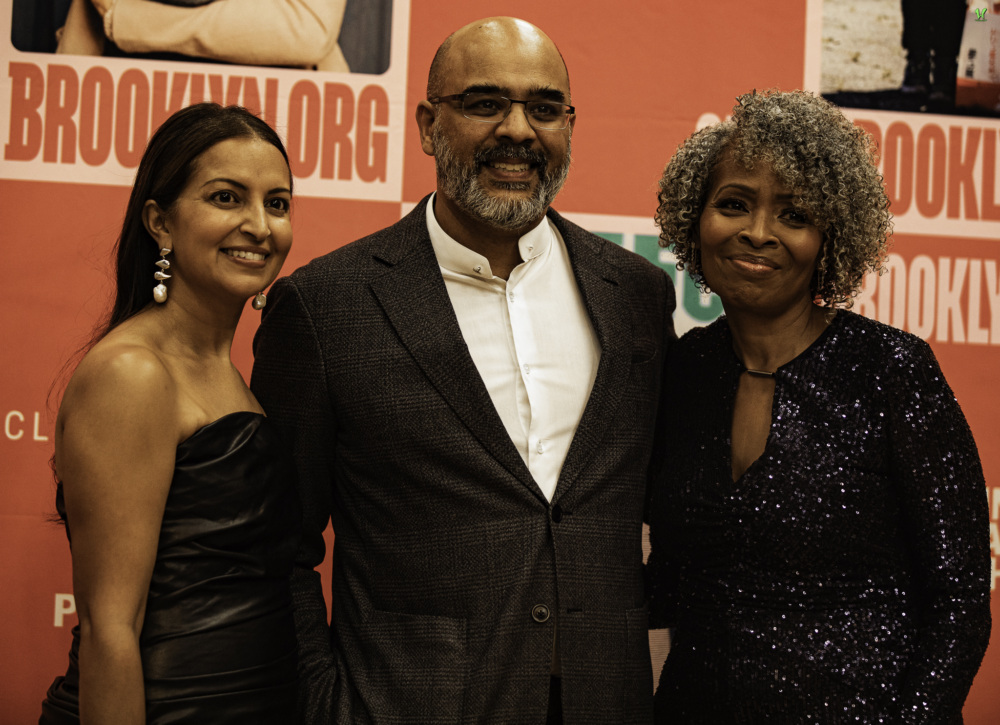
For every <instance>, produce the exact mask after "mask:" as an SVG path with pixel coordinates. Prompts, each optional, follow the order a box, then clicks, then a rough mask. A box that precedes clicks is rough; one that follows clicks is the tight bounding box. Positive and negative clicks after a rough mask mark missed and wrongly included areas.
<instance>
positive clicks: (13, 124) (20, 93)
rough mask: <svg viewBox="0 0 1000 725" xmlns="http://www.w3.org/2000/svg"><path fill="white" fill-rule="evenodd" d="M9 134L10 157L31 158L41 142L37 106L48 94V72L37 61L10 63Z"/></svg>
mask: <svg viewBox="0 0 1000 725" xmlns="http://www.w3.org/2000/svg"><path fill="white" fill-rule="evenodd" d="M8 73H9V74H10V78H11V84H10V86H11V88H10V135H9V137H8V140H7V143H6V145H5V146H4V150H3V155H4V158H5V159H7V160H9V161H30V160H31V159H33V158H35V156H37V155H38V151H39V149H40V148H41V145H42V131H43V128H44V126H43V123H42V115H41V114H40V113H39V112H38V109H39V108H41V106H42V101H43V100H44V98H45V76H44V75H42V69H41V68H39V67H38V66H37V65H35V64H34V63H11V64H10V66H9V70H8Z"/></svg>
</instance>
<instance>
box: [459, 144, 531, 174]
mask: <svg viewBox="0 0 1000 725" xmlns="http://www.w3.org/2000/svg"><path fill="white" fill-rule="evenodd" d="M509 159H515V160H517V161H527V162H528V163H529V164H534V165H535V166H538V167H539V168H540V171H542V172H544V171H545V167H546V166H547V165H548V158H547V157H546V156H545V155H544V154H542V153H540V152H538V151H534V150H532V149H529V148H528V147H527V146H514V145H512V144H500V145H499V146H493V147H492V148H488V149H477V150H476V152H475V154H474V155H473V161H475V163H476V166H478V167H481V166H485V165H486V164H489V163H492V162H494V161H503V160H509Z"/></svg>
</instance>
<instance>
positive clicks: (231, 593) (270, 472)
mask: <svg viewBox="0 0 1000 725" xmlns="http://www.w3.org/2000/svg"><path fill="white" fill-rule="evenodd" d="M283 451H284V447H283V446H282V445H281V444H280V440H279V434H278V432H277V429H276V428H275V427H274V426H273V425H272V424H271V423H269V421H268V420H267V418H265V417H264V416H262V415H259V414H257V413H252V412H239V413H232V414H230V415H227V416H224V417H222V418H220V419H218V420H216V421H215V422H213V423H210V424H209V425H207V426H205V427H204V428H200V429H199V430H198V431H197V432H195V433H194V435H192V436H191V437H190V438H188V439H187V440H185V441H184V442H183V443H182V444H181V445H180V446H178V448H177V459H176V464H175V468H174V477H173V480H172V482H171V484H170V491H169V493H168V495H167V502H166V507H165V510H164V513H163V523H162V525H161V529H160V540H159V545H158V549H157V554H156V563H155V565H154V568H153V574H152V579H151V580H150V583H149V596H148V599H147V604H146V615H145V619H144V621H143V628H142V634H141V636H140V640H139V641H140V649H141V654H142V667H143V676H144V678H145V687H146V723H147V725H167V724H168V723H211V724H212V725H222V724H225V723H233V724H234V725H235V724H236V723H239V724H240V725H244V724H246V723H273V724H274V725H283V724H284V723H289V722H293V721H294V718H295V688H296V664H297V662H296V642H295V629H294V624H293V621H292V608H291V594H290V590H289V584H288V575H289V573H290V572H291V569H292V563H293V560H294V556H295V551H296V548H297V547H298V542H299V527H300V508H299V502H298V498H297V494H296V491H295V477H294V469H293V468H292V463H291V461H290V459H289V458H288V457H287V456H286V455H285V454H284V452H283ZM59 503H61V501H60V502H59ZM61 509H62V507H61V506H60V510H61ZM70 524H72V522H70ZM78 630H79V627H77V628H75V629H74V631H73V646H72V649H71V651H70V666H69V670H68V671H67V673H66V675H65V676H64V677H59V678H57V679H56V681H55V682H54V683H53V684H52V687H51V688H49V692H48V695H47V697H46V700H45V702H44V703H43V704H42V717H41V720H40V721H39V722H40V723H42V724H43V725H64V724H66V725H68V724H70V723H78V722H79V714H78V713H79V701H78V682H79V671H78V651H79V644H80V639H79V631H78Z"/></svg>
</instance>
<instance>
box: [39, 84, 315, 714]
mask: <svg viewBox="0 0 1000 725" xmlns="http://www.w3.org/2000/svg"><path fill="white" fill-rule="evenodd" d="M291 195H292V180H291V174H290V171H289V167H288V157H287V154H286V153H285V150H284V147H283V146H282V143H281V140H280V139H279V138H278V136H277V134H276V133H275V132H274V131H273V130H272V129H271V128H270V127H269V126H268V125H267V124H266V123H264V122H263V121H261V120H260V119H258V118H257V117H256V116H254V115H253V114H251V113H250V112H248V111H247V110H245V109H243V108H239V107H235V106H230V107H226V108H223V107H221V106H218V105H215V104H211V103H202V104H197V105H195V106H191V107H188V108H185V109H182V110H181V111H178V112H177V113H175V114H174V115H173V116H171V117H170V118H169V119H168V120H167V121H166V122H165V123H164V124H163V125H162V126H161V127H160V129H159V130H158V131H157V132H156V133H155V134H154V135H153V137H152V139H150V142H149V145H148V147H147V148H146V152H145V154H144V155H143V158H142V161H141V162H140V165H139V170H138V173H137V175H136V180H135V185H134V187H133V189H132V194H131V198H130V199H129V203H128V207H127V210H126V214H125V220H124V224H123V227H122V232H121V236H120V238H119V241H118V246H117V270H116V272H117V277H116V278H117V286H116V295H115V302H114V306H113V308H112V310H111V312H110V314H109V316H108V319H107V321H106V322H105V323H104V324H103V325H102V327H101V328H99V330H98V333H97V334H96V335H95V340H94V342H93V343H92V345H91V346H90V349H89V350H88V351H87V353H86V355H85V356H84V357H83V359H82V360H81V361H80V363H79V365H78V366H77V368H76V370H75V371H74V373H73V376H72V378H71V379H70V382H69V384H68V386H67V388H66V391H65V394H64V396H63V399H62V403H61V405H60V407H59V416H58V419H57V422H56V434H55V447H56V452H55V458H54V463H55V471H56V476H57V479H58V481H59V483H58V493H57V508H58V510H59V513H60V516H61V517H62V518H63V520H64V521H65V522H66V529H67V534H68V535H69V536H70V540H71V549H72V555H73V588H74V592H75V596H76V605H77V612H78V613H79V617H80V624H79V626H78V627H77V628H76V629H74V632H73V634H74V637H73V646H72V650H71V652H70V666H69V670H68V671H67V674H66V675H65V676H64V677H60V678H58V679H57V680H56V681H55V682H54V683H53V685H52V687H51V688H50V689H49V692H48V695H47V698H46V700H45V702H44V703H43V707H42V717H41V721H40V722H41V723H46V724H49V723H78V722H83V723H101V724H102V725H106V724H107V723H167V722H171V723H173V722H181V721H183V722H205V723H229V722H233V723H236V722H240V723H245V722H275V723H279V722H285V721H286V719H287V717H288V714H289V713H290V712H294V701H295V700H294V698H295V684H296V679H295V669H296V654H295V635H294V627H293V623H292V615H291V601H290V595H289V591H288V585H287V574H288V573H289V571H290V569H291V563H292V558H293V555H294V551H295V548H296V546H297V543H298V521H299V513H298V501H297V499H296V496H295V492H294V480H293V477H292V476H291V475H290V474H289V471H290V470H291V469H290V468H289V467H288V463H287V459H286V458H285V456H284V454H283V452H282V449H281V446H280V445H279V444H278V439H277V435H276V432H275V431H274V429H272V428H271V427H270V426H269V425H268V422H267V419H266V418H265V417H264V415H263V411H262V410H261V408H260V405H259V404H258V403H257V401H256V399H255V398H254V396H253V394H252V393H251V392H250V390H249V388H248V387H247V385H246V383H245V382H244V380H243V378H242V377H241V375H240V373H239V371H237V369H236V368H235V367H234V366H233V364H232V362H231V360H230V348H231V346H232V341H233V335H234V334H235V331H236V325H237V323H238V322H239V319H240V315H241V314H242V311H243V308H244V306H245V305H246V301H247V299H249V298H251V297H252V298H254V305H253V306H254V307H255V308H257V309H259V308H260V307H261V306H263V305H264V304H265V303H266V298H265V296H264V293H263V292H264V290H265V289H266V288H267V287H268V285H270V284H271V282H272V281H273V280H274V278H275V277H276V276H277V274H278V271H279V269H280V268H281V265H282V263H283V262H284V259H285V257H286V255H287V254H288V251H289V248H290V247H291V242H292V230H291V221H290V203H291Z"/></svg>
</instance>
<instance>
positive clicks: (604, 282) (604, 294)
mask: <svg viewBox="0 0 1000 725" xmlns="http://www.w3.org/2000/svg"><path fill="white" fill-rule="evenodd" d="M549 215H550V217H551V218H552V219H553V221H554V222H555V224H556V227H557V228H558V229H559V232H560V233H561V234H562V237H563V240H564V241H565V242H566V248H567V249H568V250H569V256H570V261H571V263H572V265H573V272H574V274H575V275H576V282H577V285H578V286H579V288H580V294H581V295H582V296H583V301H584V305H585V306H586V307H587V312H588V313H589V314H590V320H591V322H592V323H593V325H594V330H595V332H596V333H597V339H598V340H599V341H600V343H601V360H600V362H599V363H598V366H597V376H596V377H595V379H594V387H593V388H592V389H591V392H590V399H589V400H588V401H587V405H586V407H585V408H584V411H583V416H582V417H581V419H580V424H579V426H577V429H576V435H574V437H573V442H572V443H571V444H570V448H569V453H568V454H567V456H566V461H565V462H564V463H563V467H562V471H561V473H560V475H559V483H558V485H557V486H556V492H555V495H554V496H553V501H555V500H557V499H558V498H559V497H560V496H561V495H562V494H564V493H565V492H566V490H567V489H568V488H569V487H570V485H571V484H572V483H573V481H574V480H575V479H576V478H577V476H579V475H580V473H581V471H583V470H584V469H585V468H586V466H587V463H588V461H589V460H590V458H591V457H592V456H593V454H594V451H596V450H598V449H600V448H601V447H602V445H603V444H604V442H605V440H606V436H607V433H608V427H609V425H610V424H611V422H612V421H613V420H614V414H615V410H616V408H617V407H618V404H619V402H620V401H621V396H622V392H623V391H624V390H625V387H626V384H627V382H628V376H629V372H630V370H631V366H632V336H633V332H632V319H631V310H630V307H629V303H628V299H627V298H626V296H625V294H624V292H623V291H622V289H621V287H620V286H619V283H618V279H619V273H618V269H617V268H616V267H614V266H612V265H610V264H608V263H607V262H605V261H604V259H603V258H602V257H601V254H600V248H599V247H597V246H595V245H594V243H593V242H592V241H591V240H590V239H589V238H588V237H583V236H582V235H580V234H579V232H578V231H577V230H576V227H574V226H570V225H568V224H567V222H566V221H565V220H564V219H563V218H562V217H560V216H559V215H558V214H557V213H556V212H554V211H550V212H549Z"/></svg>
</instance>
